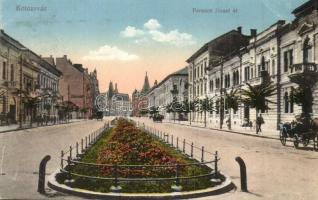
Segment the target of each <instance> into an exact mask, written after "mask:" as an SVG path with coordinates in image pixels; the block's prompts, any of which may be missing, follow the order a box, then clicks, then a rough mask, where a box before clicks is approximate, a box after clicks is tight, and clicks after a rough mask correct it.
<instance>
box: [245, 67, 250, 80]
mask: <svg viewBox="0 0 318 200" xmlns="http://www.w3.org/2000/svg"><path fill="white" fill-rule="evenodd" d="M244 77H245V81H248V80H249V79H250V67H245V68H244Z"/></svg>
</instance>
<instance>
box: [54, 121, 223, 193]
mask: <svg viewBox="0 0 318 200" xmlns="http://www.w3.org/2000/svg"><path fill="white" fill-rule="evenodd" d="M80 161H81V162H85V163H94V164H105V165H106V164H107V165H108V164H109V165H115V164H116V165H118V168H117V174H118V177H119V178H139V179H140V178H175V174H176V168H175V165H176V164H178V165H180V166H179V168H178V169H179V170H178V176H179V177H189V176H198V175H204V174H209V173H211V171H212V170H211V169H210V168H209V167H207V166H205V165H190V166H184V165H186V164H190V163H198V162H197V161H196V160H193V159H191V158H189V157H188V156H187V155H184V154H182V153H181V152H180V151H179V150H176V149H175V148H173V147H171V146H170V145H168V144H165V143H164V142H162V141H160V140H159V139H158V138H155V137H154V136H152V135H150V134H148V133H146V132H144V131H143V130H141V129H138V128H136V126H135V125H134V124H133V123H131V122H128V121H127V120H125V119H119V120H118V121H117V123H116V126H115V127H114V128H112V129H111V130H107V131H106V132H105V133H104V134H103V136H102V137H101V138H100V139H99V140H98V141H97V142H96V143H95V144H94V145H93V146H92V147H91V148H90V149H89V150H88V151H87V152H86V153H85V155H84V156H83V157H82V158H81V159H80ZM120 165H157V166H158V165H169V167H149V166H146V167H139V166H133V167H123V166H120ZM66 170H69V171H71V172H72V173H76V174H81V175H85V176H94V177H108V178H109V177H114V168H113V167H109V166H101V165H86V164H85V165H83V164H75V165H74V166H68V167H67V168H66ZM66 177H67V176H66V175H65V174H60V175H58V176H57V181H58V182H59V183H64V180H65V179H66ZM219 178H221V179H222V180H224V177H223V176H222V175H220V177H219ZM72 179H74V180H75V181H74V182H73V183H67V185H69V186H71V187H74V188H81V189H87V190H92V191H98V192H110V187H111V186H112V185H114V182H113V181H112V180H98V179H88V178H84V177H79V176H75V175H72ZM210 179H211V176H207V177H201V178H194V179H180V184H181V186H182V191H191V190H198V189H204V188H208V187H213V186H214V185H213V183H212V182H211V181H210ZM174 184H175V180H166V181H129V182H125V181H120V182H119V185H120V186H121V187H122V190H121V192H127V193H162V192H172V189H171V186H172V185H174Z"/></svg>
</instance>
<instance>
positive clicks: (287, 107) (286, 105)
mask: <svg viewBox="0 0 318 200" xmlns="http://www.w3.org/2000/svg"><path fill="white" fill-rule="evenodd" d="M288 98H289V96H288V92H285V95H284V105H285V113H288V110H289V101H288Z"/></svg>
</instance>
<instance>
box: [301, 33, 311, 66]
mask: <svg viewBox="0 0 318 200" xmlns="http://www.w3.org/2000/svg"><path fill="white" fill-rule="evenodd" d="M303 60H304V63H308V62H311V61H312V46H311V45H310V44H309V38H308V37H307V38H306V39H305V41H304V47H303Z"/></svg>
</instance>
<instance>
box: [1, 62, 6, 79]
mask: <svg viewBox="0 0 318 200" xmlns="http://www.w3.org/2000/svg"><path fill="white" fill-rule="evenodd" d="M2 67H3V68H2V79H3V80H6V73H7V69H6V68H7V63H6V62H3V63H2Z"/></svg>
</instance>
